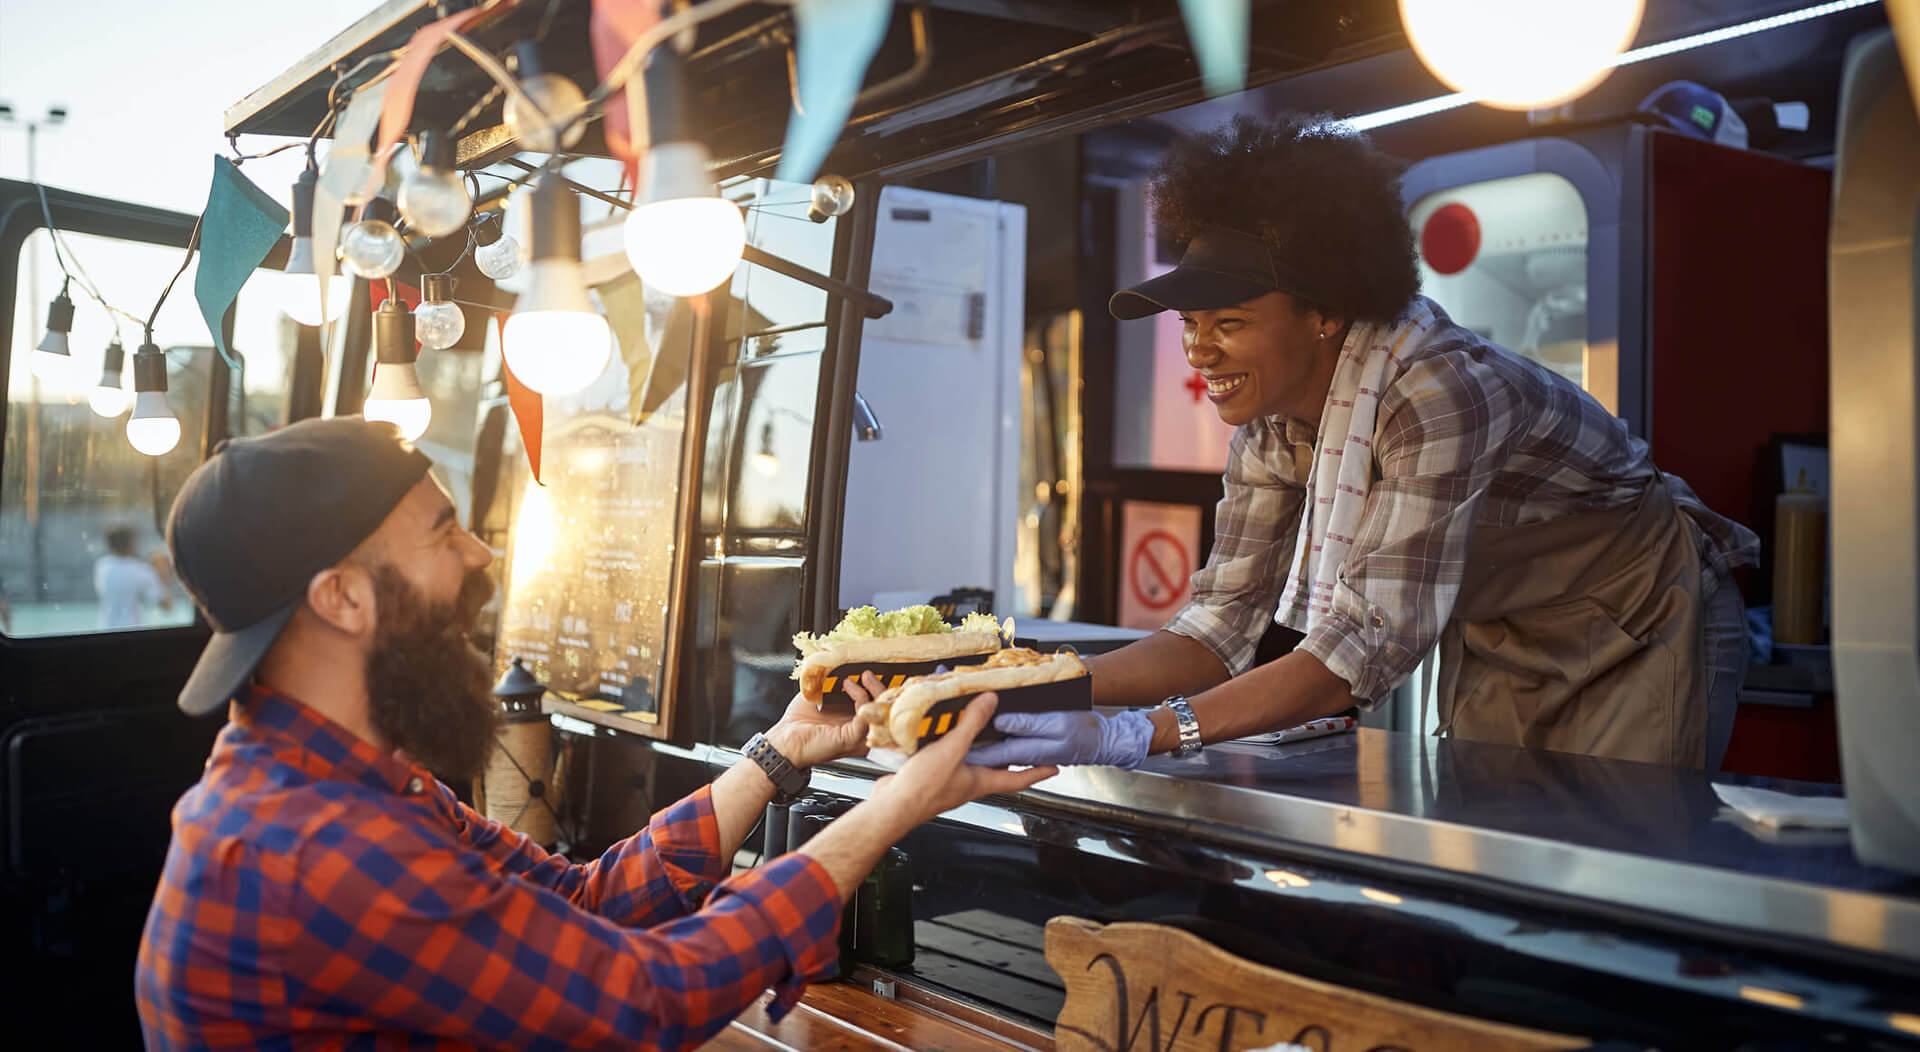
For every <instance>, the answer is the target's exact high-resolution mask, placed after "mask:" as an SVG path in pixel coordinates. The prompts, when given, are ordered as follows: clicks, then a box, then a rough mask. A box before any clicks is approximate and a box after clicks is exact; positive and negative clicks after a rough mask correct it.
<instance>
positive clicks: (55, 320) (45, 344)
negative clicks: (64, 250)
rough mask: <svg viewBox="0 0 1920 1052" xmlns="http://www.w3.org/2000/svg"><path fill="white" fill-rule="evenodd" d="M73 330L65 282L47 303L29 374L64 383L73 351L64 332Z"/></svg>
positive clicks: (71, 362) (71, 303)
mask: <svg viewBox="0 0 1920 1052" xmlns="http://www.w3.org/2000/svg"><path fill="white" fill-rule="evenodd" d="M72 331H73V300H72V299H70V298H69V297H68V296H67V287H66V285H64V284H63V285H61V286H60V294H59V295H57V296H55V297H54V298H53V302H52V303H50V304H48V305H47V331H46V334H45V335H44V336H42V337H40V344H39V346H37V347H35V348H34V352H33V375H35V376H37V377H39V378H40V379H41V380H44V381H46V382H48V383H64V382H66V381H67V380H68V379H69V378H70V377H71V376H72V374H73V353H72V352H71V351H70V350H69V349H68V347H67V334H68V333H69V332H72Z"/></svg>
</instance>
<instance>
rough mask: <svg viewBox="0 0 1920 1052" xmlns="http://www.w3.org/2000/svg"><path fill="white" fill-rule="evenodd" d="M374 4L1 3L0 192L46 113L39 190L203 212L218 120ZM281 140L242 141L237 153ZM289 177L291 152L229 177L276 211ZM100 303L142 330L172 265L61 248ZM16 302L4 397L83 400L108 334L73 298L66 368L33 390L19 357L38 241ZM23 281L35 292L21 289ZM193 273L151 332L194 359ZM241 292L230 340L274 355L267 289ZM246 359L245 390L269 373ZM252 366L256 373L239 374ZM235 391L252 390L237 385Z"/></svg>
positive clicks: (159, 259)
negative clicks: (247, 183)
mask: <svg viewBox="0 0 1920 1052" xmlns="http://www.w3.org/2000/svg"><path fill="white" fill-rule="evenodd" d="M377 2H378V0H311V2H308V3H299V4H296V3H288V2H286V0H189V2H188V3H185V4H180V5H172V6H168V5H158V4H153V3H150V2H136V0H68V2H52V0H5V2H4V3H0V102H5V103H7V104H9V105H11V106H12V107H13V115H14V123H12V124H5V123H0V178H9V179H19V180H25V179H27V178H28V168H29V164H28V161H29V158H28V156H27V141H28V140H27V133H26V129H25V128H24V127H23V126H22V123H21V122H24V121H28V120H38V119H40V118H41V117H42V116H43V115H44V114H45V113H46V112H47V109H48V107H50V106H64V107H66V109H67V119H66V120H65V122H63V123H62V124H60V125H58V126H55V127H51V128H45V129H43V130H42V131H41V132H40V133H39V135H38V149H37V154H38V156H37V159H36V160H37V169H38V176H39V179H40V181H41V182H42V183H44V184H45V185H47V186H52V187H60V188H64V189H69V190H76V191H79V192H82V193H87V194H94V195H97V196H101V197H107V198H112V199H116V200H123V201H133V202H138V203H140V204H148V205H157V206H160V207H163V208H169V209H175V210H178V211H181V212H186V213H189V214H192V213H198V212H199V211H200V209H201V207H202V206H203V205H204V203H205V201H206V194H207V187H208V183H209V180H210V179H211V176H212V171H213V169H212V157H213V155H214V154H215V153H226V152H227V141H226V135H225V134H224V132H223V130H222V126H223V119H222V118H223V114H224V112H225V110H226V108H227V107H228V106H230V105H232V104H233V103H235V102H238V101H239V100H240V99H241V98H243V97H244V96H246V95H247V94H248V93H249V92H251V91H253V90H254V89H255V88H257V87H259V86H260V85H262V84H264V83H266V82H267V81H268V80H270V79H271V78H272V77H274V76H275V75H276V74H278V73H279V72H281V71H282V70H284V69H285V68H287V67H288V66H290V65H292V64H293V63H294V62H295V61H297V60H298V59H299V58H301V57H302V56H304V55H306V54H307V53H308V52H310V51H312V50H314V49H315V48H317V47H318V46H319V45H321V44H322V43H324V42H325V41H326V40H328V39H329V38H331V37H332V36H333V35H334V34H336V33H338V32H340V31H341V30H343V29H345V28H347V27H348V26H349V25H351V24H353V22H354V21H356V20H357V19H359V18H360V17H361V16H363V15H364V14H366V13H367V12H369V11H371V10H373V9H374V7H375V6H376V4H377ZM284 141H286V140H281V139H265V138H259V137H252V138H242V139H241V142H240V145H241V148H242V149H243V150H245V151H246V152H248V153H254V152H258V151H259V150H261V149H264V148H267V147H269V146H272V145H276V144H278V143H280V142H284ZM300 164H301V156H300V151H298V150H290V151H288V152H286V153H284V154H281V155H279V156H276V157H271V158H265V159H262V160H259V161H254V162H250V163H248V164H246V165H245V166H244V167H243V168H242V171H243V173H244V174H246V175H247V176H248V177H249V178H251V179H253V180H254V181H255V182H256V183H257V184H259V185H260V186H261V187H262V188H263V189H265V190H266V191H267V192H268V193H269V194H271V195H273V196H274V197H275V198H276V199H278V200H279V201H280V202H281V203H282V204H283V205H287V204H290V203H291V201H290V198H291V194H290V187H291V186H292V183H293V179H294V176H295V175H296V174H298V172H299V168H300ZM68 248H69V249H70V250H71V251H72V252H73V254H74V255H75V256H77V257H78V258H79V261H80V263H81V265H82V266H83V267H84V268H85V270H86V271H87V272H88V273H89V274H90V275H91V277H92V278H93V280H94V282H95V284H97V285H98V286H99V288H100V290H101V293H102V295H103V296H104V297H105V298H106V300H107V302H109V303H111V304H113V305H114V306H116V307H119V308H120V309H122V310H126V311H128V312H130V313H133V314H135V315H142V316H144V315H145V314H146V313H147V312H148V311H149V310H150V309H151V307H152V305H153V302H154V300H155V299H156V298H157V297H158V295H159V291H160V288H161V287H162V286H164V285H165V283H166V279H167V278H168V277H169V276H171V274H172V271H173V268H174V267H175V266H177V265H178V260H179V256H178V254H177V253H176V252H174V251H172V250H168V251H164V252H163V251H161V250H159V249H155V248H151V247H139V248H131V247H127V246H123V245H118V244H115V243H112V242H108V241H104V240H100V239H90V238H82V237H78V236H74V235H69V237H68ZM26 251H27V252H28V254H29V255H28V260H27V262H26V263H25V264H24V265H23V266H24V269H25V271H27V272H28V273H23V275H22V286H21V287H20V289H19V290H18V296H19V299H18V309H19V313H18V314H16V317H18V318H20V319H22V322H23V324H17V325H16V326H15V331H14V334H13V335H14V338H13V355H12V368H11V369H10V371H9V372H10V376H9V382H8V396H9V398H10V399H12V400H15V401H19V400H23V399H26V398H31V397H33V396H34V395H35V394H38V396H39V397H40V398H41V400H43V401H73V400H76V399H79V398H84V397H85V394H86V392H87V390H88V389H89V388H91V386H92V385H93V384H94V383H95V382H96V381H97V380H98V378H99V369H100V360H101V359H100V355H101V353H102V352H103V351H104V349H105V345H106V342H107V340H108V339H109V338H110V337H111V335H112V330H113V323H112V321H111V320H110V316H109V315H107V313H106V312H104V311H102V310H100V309H99V308H98V307H97V306H96V305H95V304H93V303H92V302H91V301H89V300H88V299H87V298H86V297H85V296H83V295H82V294H81V293H80V291H79V290H78V289H76V290H74V291H73V292H72V293H71V295H72V298H73V299H74V301H75V318H74V327H73V333H72V338H71V339H72V352H73V359H74V361H73V368H72V371H71V375H70V376H68V377H67V378H65V379H64V380H57V381H53V382H43V383H40V384H37V385H35V384H33V382H32V381H30V380H29V379H28V369H29V363H30V361H31V359H32V355H31V350H32V348H33V346H34V344H35V343H37V342H38V340H39V339H40V333H41V331H42V330H41V326H42V324H43V323H44V320H45V312H46V305H47V302H48V301H49V300H50V299H51V298H52V296H53V295H54V293H55V292H56V291H57V290H58V289H59V286H60V271H59V269H58V267H57V266H56V264H55V262H54V260H53V258H52V256H51V255H50V254H49V252H48V245H47V239H46V238H45V237H43V236H38V235H36V236H35V237H34V238H32V239H31V240H30V241H29V242H28V246H27V249H26ZM29 273H31V274H32V275H33V276H35V277H36V278H37V281H36V282H35V283H34V284H33V285H32V286H29V285H28V284H27V280H28V276H29ZM193 276H194V274H193V271H192V270H189V271H188V272H187V273H185V274H184V275H182V276H181V279H180V283H179V285H178V286H177V287H176V289H175V291H174V294H173V296H172V298H170V299H169V300H168V302H167V305H166V309H165V311H164V312H163V313H162V315H161V317H160V322H159V324H158V325H157V326H156V327H155V339H156V342H158V343H159V344H160V345H161V346H162V347H166V346H172V345H177V344H202V345H204V344H206V343H207V342H209V341H208V334H207V330H206V326H205V324H204V323H203V322H201V321H200V319H199V314H198V312H197V310H196V309H195V307H194V305H193V291H192V289H193V286H192V282H193ZM257 284H258V283H257V282H256V283H250V284H249V285H248V288H247V292H246V293H243V294H242V297H241V311H240V317H239V319H238V324H239V326H240V329H241V330H242V331H241V332H240V333H239V334H238V341H237V342H240V343H242V344H243V345H244V344H248V343H251V344H252V345H253V346H255V347H262V346H272V345H277V344H279V343H280V342H281V340H280V334H279V327H280V325H281V324H282V323H281V321H280V318H279V314H278V311H277V310H276V309H275V306H276V302H275V301H274V296H275V294H276V293H277V292H279V291H281V290H277V289H275V288H272V287H268V286H265V285H261V286H259V287H256V285H257ZM121 335H122V337H123V339H124V342H125V343H126V347H127V350H128V352H129V353H131V351H132V350H133V348H134V347H135V346H136V345H137V344H138V343H139V333H138V331H137V330H136V329H135V327H133V326H132V325H130V324H129V325H126V326H125V327H124V328H123V329H122V332H121ZM266 357H267V356H266V355H259V356H256V358H255V359H254V360H252V361H250V363H249V364H250V371H252V372H254V373H255V375H254V376H252V377H250V380H252V381H256V382H262V383H268V384H272V383H274V382H275V381H276V380H277V374H278V372H279V369H278V368H277V367H278V366H279V364H280V363H278V362H274V361H269V360H264V359H265V358H266ZM254 365H258V366H259V369H258V370H253V369H252V366H254ZM249 386H253V383H250V384H249Z"/></svg>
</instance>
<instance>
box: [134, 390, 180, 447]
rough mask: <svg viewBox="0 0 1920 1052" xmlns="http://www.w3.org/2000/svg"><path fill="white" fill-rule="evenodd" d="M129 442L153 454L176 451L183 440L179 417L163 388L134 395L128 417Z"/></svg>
mask: <svg viewBox="0 0 1920 1052" xmlns="http://www.w3.org/2000/svg"><path fill="white" fill-rule="evenodd" d="M127 442H128V443H130V444H131V445H132V446H133V448H134V449H137V450H139V451H140V452H142V453H145V454H146V455H147V456H150V457H157V456H162V455H164V454H167V453H171V452H173V447H174V446H177V445H179V444H180V418H179V417H177V416H174V415H173V407H172V406H170V405H168V404H167V395H166V392H164V391H141V392H140V393H139V394H137V395H135V396H134V398H133V415H132V416H131V417H128V418H127Z"/></svg>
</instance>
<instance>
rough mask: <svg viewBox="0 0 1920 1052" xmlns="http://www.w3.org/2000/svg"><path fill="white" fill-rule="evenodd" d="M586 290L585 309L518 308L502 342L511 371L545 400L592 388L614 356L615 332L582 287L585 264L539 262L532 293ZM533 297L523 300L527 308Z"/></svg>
mask: <svg viewBox="0 0 1920 1052" xmlns="http://www.w3.org/2000/svg"><path fill="white" fill-rule="evenodd" d="M567 284H571V285H572V286H573V287H574V288H577V289H580V301H579V304H578V305H577V306H576V307H574V308H571V309H558V310H530V309H527V308H516V309H515V310H514V312H513V316H512V317H510V318H508V319H507V325H506V329H505V330H504V331H503V332H502V334H501V338H502V342H503V343H504V345H505V346H504V347H503V349H502V350H503V353H504V354H505V355H506V358H507V368H509V369H512V370H513V375H515V376H517V377H519V378H520V382H521V383H523V384H526V385H527V386H528V387H530V388H532V389H533V390H535V391H538V392H539V393H541V394H543V395H566V394H572V393H574V392H575V391H578V390H580V389H581V388H583V387H585V386H587V385H588V384H590V383H592V382H593V381H594V380H596V379H598V378H599V376H600V374H601V373H602V372H604V371H606V368H607V360H608V359H609V358H611V357H612V356H613V332H612V330H610V329H608V328H607V319H605V318H603V317H601V316H600V315H598V314H596V313H594V311H593V307H592V305H591V304H589V303H588V302H587V297H586V288H585V286H584V285H582V284H581V276H580V264H578V263H569V262H568V261H565V260H536V261H535V262H534V264H533V267H532V272H531V275H530V279H529V281H528V283H527V289H528V292H532V291H533V290H534V289H536V288H540V287H541V286H552V285H567ZM529 298H530V297H529V296H527V295H522V296H521V297H520V300H521V302H522V303H525V302H527V301H528V299H529Z"/></svg>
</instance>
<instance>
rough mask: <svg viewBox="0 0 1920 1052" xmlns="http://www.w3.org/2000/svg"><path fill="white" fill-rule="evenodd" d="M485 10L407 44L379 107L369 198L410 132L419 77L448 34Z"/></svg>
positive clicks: (422, 32) (448, 21)
mask: <svg viewBox="0 0 1920 1052" xmlns="http://www.w3.org/2000/svg"><path fill="white" fill-rule="evenodd" d="M483 10H485V9H484V8H481V7H470V8H467V9H466V10H465V11H461V12H460V13H458V14H454V15H448V16H447V17H446V18H443V19H441V20H439V21H438V22H429V23H427V24H426V25H424V26H421V27H420V28H419V29H416V30H414V33H413V37H412V39H410V40H408V41H407V50H406V53H405V54H404V55H402V56H401V57H400V62H399V64H398V65H396V66H394V67H393V72H392V73H391V74H389V75H388V76H387V79H386V85H387V89H386V99H385V101H384V103H383V104H382V105H381V107H380V138H379V140H378V144H377V145H376V146H375V147H374V150H373V164H372V170H371V171H369V172H368V173H367V181H366V184H365V185H366V187H367V196H372V193H373V188H374V187H377V186H379V185H380V178H381V175H382V173H384V172H385V171H386V167H387V159H388V157H389V156H390V155H391V153H392V150H393V147H394V144H396V143H398V142H399V141H400V137H401V136H402V135H405V134H406V133H407V124H408V123H409V122H410V121H411V120H412V119H413V99H414V95H415V94H417V93H418V92H419V90H420V78H421V77H423V76H425V75H426V72H427V65H428V63H431V62H432V61H433V59H434V56H435V55H438V54H439V53H440V48H441V47H442V46H443V45H445V44H446V42H447V34H449V33H457V32H459V31H460V30H461V29H463V28H465V27H466V24H467V23H468V22H471V21H473V20H474V19H476V18H478V17H480V13H481V12H482V11H483Z"/></svg>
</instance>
